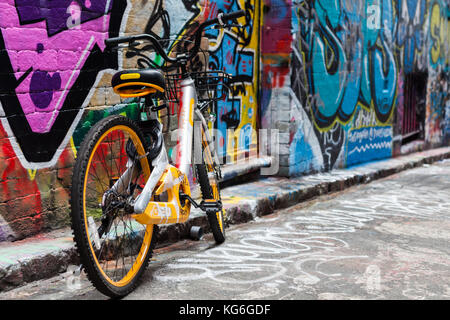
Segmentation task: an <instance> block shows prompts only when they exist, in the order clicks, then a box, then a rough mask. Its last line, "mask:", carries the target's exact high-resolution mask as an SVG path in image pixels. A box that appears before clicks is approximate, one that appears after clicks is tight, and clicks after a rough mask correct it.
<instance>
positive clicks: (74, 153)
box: [70, 137, 77, 159]
mask: <svg viewBox="0 0 450 320" xmlns="http://www.w3.org/2000/svg"><path fill="white" fill-rule="evenodd" d="M70 149H72V152H73V157H74V159H76V158H77V148H76V147H75V142H74V141H73V137H71V138H70Z"/></svg>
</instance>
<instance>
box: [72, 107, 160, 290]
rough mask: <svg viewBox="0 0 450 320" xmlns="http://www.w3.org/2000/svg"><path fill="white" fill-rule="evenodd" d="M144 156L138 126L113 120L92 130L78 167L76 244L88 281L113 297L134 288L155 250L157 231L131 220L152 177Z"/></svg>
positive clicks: (74, 196)
mask: <svg viewBox="0 0 450 320" xmlns="http://www.w3.org/2000/svg"><path fill="white" fill-rule="evenodd" d="M145 154H146V148H145V140H144V137H143V134H142V132H141V130H140V129H139V127H138V126H137V125H136V124H135V123H134V122H133V121H131V120H129V119H127V118H125V117H122V116H111V117H108V118H105V119H103V120H101V121H100V122H98V123H97V124H96V125H95V126H94V127H93V128H91V130H90V131H89V133H88V134H87V136H86V137H85V139H84V140H83V143H82V145H81V147H80V151H79V154H78V158H77V161H76V164H75V167H74V173H73V179H72V193H71V218H72V229H73V235H74V240H75V243H76V246H77V249H78V252H79V255H80V259H81V263H82V265H83V267H84V269H85V270H86V273H87V275H88V278H89V279H90V281H91V282H92V283H93V285H94V286H95V287H96V288H97V289H98V290H99V291H100V292H102V293H103V294H105V295H107V296H110V297H123V296H125V295H127V294H128V293H130V292H131V291H132V290H134V288H135V287H136V286H137V284H138V282H139V280H140V277H141V275H142V273H143V271H144V270H145V268H146V267H147V264H148V261H149V259H150V258H151V255H152V252H153V247H154V242H155V241H154V239H155V231H156V230H155V228H156V227H155V226H154V225H149V226H146V225H141V224H139V223H138V222H137V221H136V220H134V219H133V218H132V217H131V215H132V213H133V212H132V203H133V200H134V199H136V197H137V196H138V195H139V194H140V193H141V191H142V189H143V186H144V185H145V182H146V181H147V180H148V178H149V176H150V165H149V163H148V160H147V157H146V156H145Z"/></svg>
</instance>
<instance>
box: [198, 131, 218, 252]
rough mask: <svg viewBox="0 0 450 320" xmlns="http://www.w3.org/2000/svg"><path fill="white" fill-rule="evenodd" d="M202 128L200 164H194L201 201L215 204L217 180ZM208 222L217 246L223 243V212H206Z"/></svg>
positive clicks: (214, 165)
mask: <svg viewBox="0 0 450 320" xmlns="http://www.w3.org/2000/svg"><path fill="white" fill-rule="evenodd" d="M205 130H207V129H206V128H204V127H203V126H201V141H202V142H201V143H202V146H201V159H200V163H197V164H196V171H197V178H198V182H199V184H200V190H201V192H202V197H203V200H205V201H208V200H212V201H215V202H218V201H221V197H220V188H219V179H218V177H217V171H216V166H217V165H218V164H217V163H216V162H215V161H214V156H213V154H212V152H211V148H210V142H209V141H208V139H207V138H206V133H205ZM207 216H208V222H209V226H210V228H211V232H212V234H213V236H214V240H215V241H216V243H217V244H220V243H223V242H224V241H225V210H224V209H222V210H219V211H217V212H208V213H207Z"/></svg>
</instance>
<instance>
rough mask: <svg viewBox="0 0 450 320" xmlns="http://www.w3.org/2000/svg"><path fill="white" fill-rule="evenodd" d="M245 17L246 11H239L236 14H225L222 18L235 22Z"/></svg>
mask: <svg viewBox="0 0 450 320" xmlns="http://www.w3.org/2000/svg"><path fill="white" fill-rule="evenodd" d="M243 16H245V10H239V11H235V12H230V13H225V14H223V16H222V20H233V19H236V18H240V17H243Z"/></svg>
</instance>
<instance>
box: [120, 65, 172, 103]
mask: <svg viewBox="0 0 450 320" xmlns="http://www.w3.org/2000/svg"><path fill="white" fill-rule="evenodd" d="M111 84H112V87H113V89H114V92H115V93H117V94H119V95H120V96H121V97H122V98H135V97H143V96H146V95H148V94H151V93H156V92H160V93H163V92H164V91H165V90H166V84H165V81H164V75H163V74H162V73H161V71H159V70H155V69H143V70H123V71H120V72H117V73H116V74H115V75H114V76H113V78H112V81H111Z"/></svg>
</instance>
